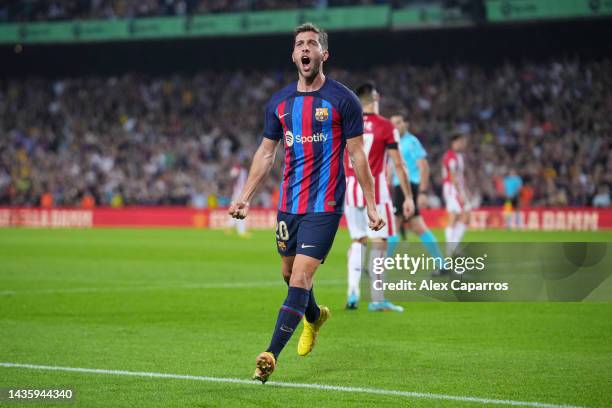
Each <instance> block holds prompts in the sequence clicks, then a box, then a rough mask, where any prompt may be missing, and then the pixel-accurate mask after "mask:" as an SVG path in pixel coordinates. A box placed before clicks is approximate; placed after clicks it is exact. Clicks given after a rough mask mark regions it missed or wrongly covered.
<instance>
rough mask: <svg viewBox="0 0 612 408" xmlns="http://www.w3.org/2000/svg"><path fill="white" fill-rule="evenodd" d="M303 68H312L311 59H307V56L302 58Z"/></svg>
mask: <svg viewBox="0 0 612 408" xmlns="http://www.w3.org/2000/svg"><path fill="white" fill-rule="evenodd" d="M302 67H304V68H305V69H309V68H310V57H307V56H306V55H303V56H302Z"/></svg>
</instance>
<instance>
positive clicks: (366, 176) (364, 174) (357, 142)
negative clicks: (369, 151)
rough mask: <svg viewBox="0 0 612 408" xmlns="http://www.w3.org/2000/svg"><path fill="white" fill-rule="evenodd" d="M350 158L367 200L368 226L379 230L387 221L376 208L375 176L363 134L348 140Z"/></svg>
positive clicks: (347, 146)
mask: <svg viewBox="0 0 612 408" xmlns="http://www.w3.org/2000/svg"><path fill="white" fill-rule="evenodd" d="M346 149H347V150H348V154H349V159H350V160H351V164H352V165H353V168H354V169H355V175H356V176H357V182H358V183H359V185H360V186H361V189H362V190H363V195H364V197H365V201H366V208H367V212H368V219H369V223H368V226H369V227H370V228H371V229H373V230H374V231H379V230H381V229H382V228H383V227H384V226H385V221H384V220H383V219H382V218H381V217H380V215H379V214H378V211H377V210H376V199H375V196H374V178H373V177H372V172H371V171H370V164H369V163H368V157H367V156H366V154H365V150H364V148H363V136H357V137H353V138H350V139H348V140H347V141H346Z"/></svg>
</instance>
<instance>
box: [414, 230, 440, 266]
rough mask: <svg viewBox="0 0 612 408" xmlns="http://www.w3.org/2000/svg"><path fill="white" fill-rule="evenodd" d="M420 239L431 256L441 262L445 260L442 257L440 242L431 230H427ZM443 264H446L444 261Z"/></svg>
mask: <svg viewBox="0 0 612 408" xmlns="http://www.w3.org/2000/svg"><path fill="white" fill-rule="evenodd" d="M419 238H420V239H421V241H422V242H423V245H424V246H425V248H427V252H429V253H430V254H431V256H433V257H434V258H436V259H440V260H441V261H442V260H443V258H444V257H443V256H442V251H440V247H439V246H438V240H437V239H436V237H435V236H434V234H433V233H432V232H431V231H430V230H427V231H425V232H424V233H422V234H421V235H420V236H419ZM442 263H443V264H444V262H443V261H442Z"/></svg>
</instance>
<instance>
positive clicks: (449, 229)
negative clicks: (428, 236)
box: [444, 225, 455, 256]
mask: <svg viewBox="0 0 612 408" xmlns="http://www.w3.org/2000/svg"><path fill="white" fill-rule="evenodd" d="M454 232H455V228H454V225H447V226H446V228H444V238H445V240H446V255H447V256H451V255H452V254H453V252H454V251H455V242H454V240H453V239H454V235H455V234H454Z"/></svg>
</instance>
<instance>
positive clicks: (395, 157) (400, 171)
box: [387, 148, 414, 218]
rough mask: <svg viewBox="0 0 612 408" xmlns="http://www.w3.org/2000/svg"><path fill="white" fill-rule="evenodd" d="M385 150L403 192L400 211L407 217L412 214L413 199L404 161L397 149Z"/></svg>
mask: <svg viewBox="0 0 612 408" xmlns="http://www.w3.org/2000/svg"><path fill="white" fill-rule="evenodd" d="M387 152H388V154H389V157H391V161H392V162H393V166H394V167H395V174H397V178H398V179H399V182H400V186H401V188H402V192H403V193H404V203H403V204H402V212H403V213H404V217H406V218H409V217H410V216H411V215H412V214H414V201H413V200H412V188H411V187H410V182H409V181H408V180H409V179H408V177H409V175H408V169H407V168H406V163H404V160H403V159H402V156H401V155H400V153H399V150H398V149H390V148H389V149H387Z"/></svg>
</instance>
